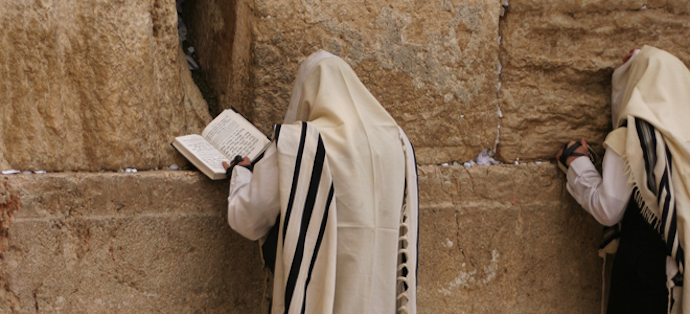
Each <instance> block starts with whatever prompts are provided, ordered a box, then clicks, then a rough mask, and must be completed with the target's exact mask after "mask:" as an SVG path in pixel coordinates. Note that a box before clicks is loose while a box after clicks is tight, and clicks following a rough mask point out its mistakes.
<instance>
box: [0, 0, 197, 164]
mask: <svg viewBox="0 0 690 314" xmlns="http://www.w3.org/2000/svg"><path fill="white" fill-rule="evenodd" d="M176 25H177V13H176V12H175V1H173V0H144V1H139V0H136V1H135V0H127V1H76V0H69V1H55V0H45V1H23V0H4V1H2V5H0V30H1V31H0V77H2V79H1V80H0V121H1V122H0V168H1V169H7V168H17V169H22V170H39V169H45V170H53V171H64V170H89V171H98V170H101V169H106V170H118V169H121V168H125V167H135V168H139V169H151V168H157V167H158V168H160V167H163V166H169V165H170V164H172V163H173V162H177V163H183V162H184V161H183V159H180V157H179V155H178V154H177V153H176V152H175V151H174V150H173V148H172V147H170V143H171V142H172V139H173V138H174V137H175V136H179V135H183V134H187V133H195V132H199V131H200V130H201V129H202V128H203V127H204V126H205V124H206V123H208V121H209V119H210V117H209V115H208V112H207V108H206V104H205V102H204V101H203V99H202V98H201V96H200V95H199V92H198V89H197V88H196V86H195V85H194V84H193V83H192V81H191V78H190V74H189V70H188V69H187V68H186V61H185V60H184V56H183V55H181V50H180V48H179V40H178V36H177V28H176Z"/></svg>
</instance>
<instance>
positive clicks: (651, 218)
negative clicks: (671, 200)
mask: <svg viewBox="0 0 690 314" xmlns="http://www.w3.org/2000/svg"><path fill="white" fill-rule="evenodd" d="M620 157H621V159H622V160H623V165H624V168H625V175H626V176H627V177H628V184H632V185H633V186H635V187H637V185H636V183H635V179H634V178H633V171H632V167H630V162H628V156H627V154H623V155H621V156H620ZM634 191H635V194H634V195H633V197H634V198H635V202H636V203H637V206H638V207H639V208H640V213H641V214H642V216H643V217H644V219H645V220H646V221H647V223H648V224H649V225H650V226H652V228H654V230H656V231H657V232H659V233H660V234H662V235H663V233H662V230H661V219H660V218H659V217H657V215H656V214H655V213H654V211H652V209H651V208H649V206H647V203H645V201H644V199H642V192H640V188H639V187H637V188H635V189H634Z"/></svg>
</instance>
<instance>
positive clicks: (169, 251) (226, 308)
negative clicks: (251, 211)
mask: <svg viewBox="0 0 690 314" xmlns="http://www.w3.org/2000/svg"><path fill="white" fill-rule="evenodd" d="M0 196H2V198H0V213H2V214H3V215H2V216H1V217H0V231H2V232H0V257H1V258H0V313H10V312H12V313H15V312H17V313H19V312H21V313H39V312H40V313H45V312H64V313H104V312H107V313H154V312H162V313H197V312H212V313H264V312H265V311H266V310H267V308H266V305H267V302H262V300H263V297H262V295H263V292H264V279H265V274H264V271H263V270H262V267H261V261H260V257H259V250H258V246H257V245H256V243H253V242H250V241H248V240H245V239H244V238H242V237H241V236H239V235H237V234H236V233H234V232H233V231H231V229H230V227H229V226H228V225H227V219H226V214H225V211H226V201H225V198H226V197H227V184H226V183H222V182H211V181H210V180H208V179H207V178H206V177H204V176H203V175H201V174H199V173H191V172H162V171H161V172H139V173H137V174H112V173H109V174H48V175H30V176H28V175H16V176H2V177H0ZM262 306H263V308H262Z"/></svg>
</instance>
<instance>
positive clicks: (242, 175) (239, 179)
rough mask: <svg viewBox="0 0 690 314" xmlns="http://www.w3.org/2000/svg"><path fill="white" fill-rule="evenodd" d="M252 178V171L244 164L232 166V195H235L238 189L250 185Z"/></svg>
mask: <svg viewBox="0 0 690 314" xmlns="http://www.w3.org/2000/svg"><path fill="white" fill-rule="evenodd" d="M251 180H252V172H251V171H250V170H249V169H247V168H245V167H242V166H235V167H233V168H232V176H231V177H230V196H233V195H234V194H235V193H234V192H236V191H237V190H238V189H240V188H242V187H243V186H245V185H248V184H249V182H250V181H251Z"/></svg>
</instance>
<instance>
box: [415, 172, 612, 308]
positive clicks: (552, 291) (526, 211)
mask: <svg viewBox="0 0 690 314" xmlns="http://www.w3.org/2000/svg"><path fill="white" fill-rule="evenodd" d="M419 176H420V177H419V182H420V207H421V209H420V210H421V214H420V245H419V247H420V259H419V267H420V268H419V290H418V295H419V298H418V308H419V310H420V313H507V312H510V313H597V312H598V311H599V307H600V298H601V260H600V259H599V257H598V256H597V248H598V245H599V241H600V240H601V226H600V225H599V224H598V223H596V221H594V219H593V218H592V217H590V216H588V214H586V212H584V210H582V209H581V207H579V205H577V203H575V201H574V200H573V199H572V198H571V197H570V196H569V194H568V193H567V192H566V190H565V186H564V182H565V177H564V176H563V175H562V174H561V173H560V172H559V171H558V170H557V168H556V167H555V166H554V165H550V164H548V165H541V166H537V165H534V164H530V165H520V166H514V165H502V166H491V167H481V166H479V167H473V168H471V169H469V170H468V169H465V168H464V167H436V166H424V167H421V168H420V169H419ZM507 309H510V310H507Z"/></svg>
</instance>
